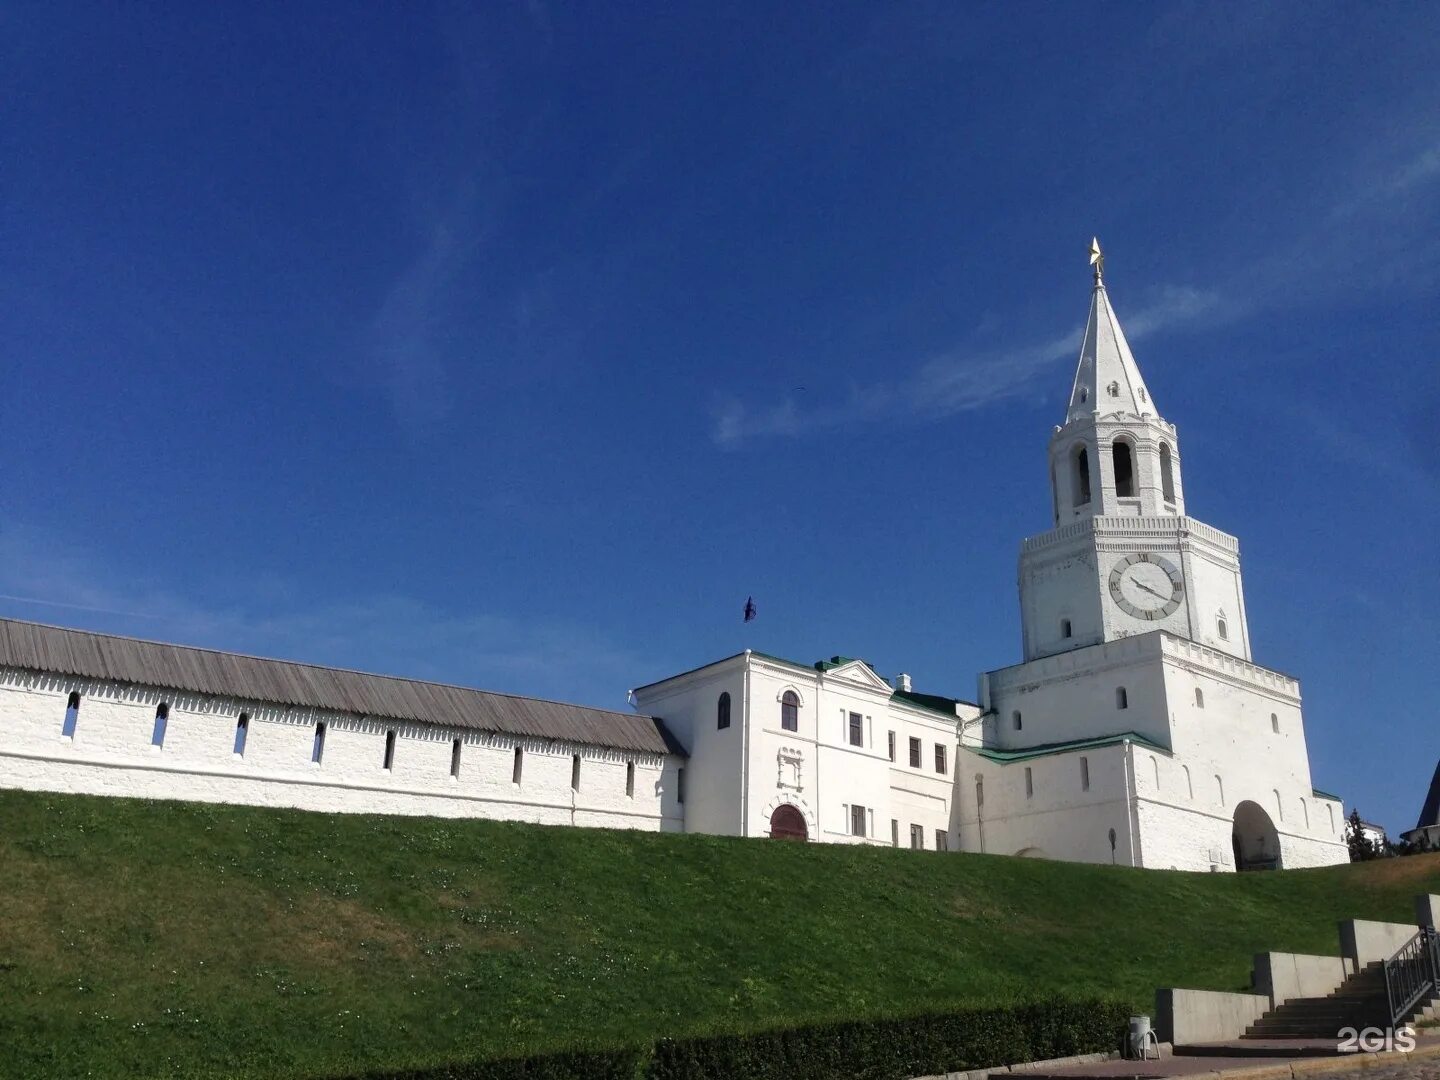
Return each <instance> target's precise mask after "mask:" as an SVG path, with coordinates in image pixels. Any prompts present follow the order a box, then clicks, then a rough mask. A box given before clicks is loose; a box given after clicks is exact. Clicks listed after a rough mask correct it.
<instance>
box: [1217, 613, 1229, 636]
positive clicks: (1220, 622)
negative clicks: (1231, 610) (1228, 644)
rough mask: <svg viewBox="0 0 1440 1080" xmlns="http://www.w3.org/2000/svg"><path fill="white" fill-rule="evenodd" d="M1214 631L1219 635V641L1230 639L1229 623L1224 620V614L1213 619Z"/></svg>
mask: <svg viewBox="0 0 1440 1080" xmlns="http://www.w3.org/2000/svg"><path fill="white" fill-rule="evenodd" d="M1215 633H1217V634H1219V635H1220V640H1221V641H1229V640H1230V624H1229V623H1227V622H1226V621H1225V616H1224V615H1221V616H1220V617H1219V618H1217V619H1216V620H1215Z"/></svg>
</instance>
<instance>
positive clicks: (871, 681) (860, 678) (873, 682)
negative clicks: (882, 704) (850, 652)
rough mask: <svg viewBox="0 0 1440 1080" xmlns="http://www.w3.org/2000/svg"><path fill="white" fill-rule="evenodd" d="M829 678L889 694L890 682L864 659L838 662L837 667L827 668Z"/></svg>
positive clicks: (826, 674) (826, 672)
mask: <svg viewBox="0 0 1440 1080" xmlns="http://www.w3.org/2000/svg"><path fill="white" fill-rule="evenodd" d="M825 678H826V679H827V680H832V679H833V680H835V681H837V682H843V683H848V684H850V685H851V686H858V687H862V688H863V689H866V690H874V691H876V692H877V693H882V694H885V695H886V696H889V694H890V692H891V687H890V684H889V683H887V682H886V681H885V680H884V679H882V678H881V677H880V676H879V675H876V674H875V671H874V669H872V668H871V667H870V665H869V664H867V663H865V661H863V660H849V661H846V662H845V663H842V664H838V665H837V666H835V667H832V668H827V669H826V671H825Z"/></svg>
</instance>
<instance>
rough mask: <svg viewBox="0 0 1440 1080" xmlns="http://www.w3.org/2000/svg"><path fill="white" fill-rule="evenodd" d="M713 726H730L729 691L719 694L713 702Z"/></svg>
mask: <svg viewBox="0 0 1440 1080" xmlns="http://www.w3.org/2000/svg"><path fill="white" fill-rule="evenodd" d="M715 726H716V727H717V728H727V727H729V726H730V691H728V690H727V691H725V693H723V694H721V695H720V700H719V701H717V702H716V703H715Z"/></svg>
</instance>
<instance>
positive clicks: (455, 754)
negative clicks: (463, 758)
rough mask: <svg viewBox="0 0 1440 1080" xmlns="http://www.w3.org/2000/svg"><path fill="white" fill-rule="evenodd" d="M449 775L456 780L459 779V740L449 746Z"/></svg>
mask: <svg viewBox="0 0 1440 1080" xmlns="http://www.w3.org/2000/svg"><path fill="white" fill-rule="evenodd" d="M450 775H451V776H453V777H454V778H455V779H456V780H459V779H460V740H459V739H456V740H455V741H454V742H452V743H451V744H450Z"/></svg>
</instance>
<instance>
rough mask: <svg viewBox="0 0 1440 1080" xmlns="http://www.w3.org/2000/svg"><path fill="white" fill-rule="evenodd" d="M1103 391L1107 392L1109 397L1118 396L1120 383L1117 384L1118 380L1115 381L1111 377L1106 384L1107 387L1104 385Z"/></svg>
mask: <svg viewBox="0 0 1440 1080" xmlns="http://www.w3.org/2000/svg"><path fill="white" fill-rule="evenodd" d="M1105 392H1106V393H1108V394H1109V395H1110V396H1111V397H1119V396H1120V384H1119V383H1118V382H1116V381H1115V380H1114V379H1111V380H1110V385H1109V386H1107V387H1105Z"/></svg>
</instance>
